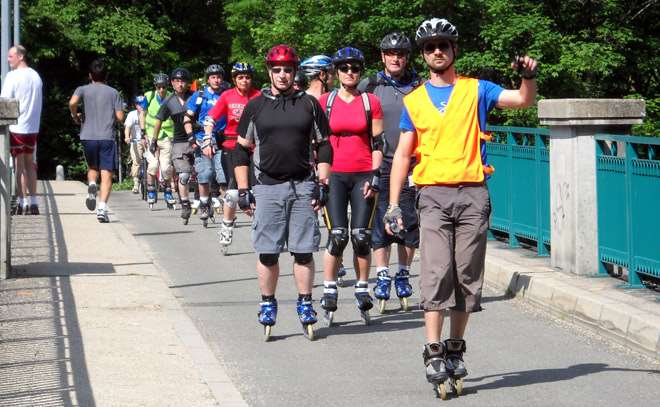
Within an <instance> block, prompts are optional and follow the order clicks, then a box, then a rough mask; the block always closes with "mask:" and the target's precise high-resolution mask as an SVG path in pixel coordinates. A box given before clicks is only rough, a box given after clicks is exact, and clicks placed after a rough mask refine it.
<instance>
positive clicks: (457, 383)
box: [453, 378, 463, 396]
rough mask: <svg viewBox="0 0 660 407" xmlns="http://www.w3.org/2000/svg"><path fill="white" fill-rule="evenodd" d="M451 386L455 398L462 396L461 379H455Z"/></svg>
mask: <svg viewBox="0 0 660 407" xmlns="http://www.w3.org/2000/svg"><path fill="white" fill-rule="evenodd" d="M453 385H454V391H455V392H456V395H457V396H460V395H461V394H463V378H458V379H455V380H454V382H453Z"/></svg>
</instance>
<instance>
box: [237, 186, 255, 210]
mask: <svg viewBox="0 0 660 407" xmlns="http://www.w3.org/2000/svg"><path fill="white" fill-rule="evenodd" d="M254 203H256V201H255V200H254V195H252V191H250V190H249V189H247V188H245V189H239V190H238V207H239V208H241V210H242V211H244V210H247V209H250V208H251V207H252V204H254Z"/></svg>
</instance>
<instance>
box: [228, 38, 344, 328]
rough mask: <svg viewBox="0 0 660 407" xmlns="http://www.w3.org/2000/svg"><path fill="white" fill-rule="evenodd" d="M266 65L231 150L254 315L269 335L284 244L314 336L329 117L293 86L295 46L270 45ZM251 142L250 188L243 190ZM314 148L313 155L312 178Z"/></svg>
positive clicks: (301, 311)
mask: <svg viewBox="0 0 660 407" xmlns="http://www.w3.org/2000/svg"><path fill="white" fill-rule="evenodd" d="M266 65H267V68H268V76H269V78H270V83H271V86H270V89H266V90H263V91H262V94H261V95H260V96H257V97H256V98H254V99H252V100H251V101H250V102H249V103H248V104H247V106H246V107H245V110H244V111H243V115H242V116H241V119H240V122H239V126H238V134H239V135H240V136H239V138H238V140H237V142H238V144H237V146H236V148H235V149H234V150H233V151H232V153H233V156H232V157H233V160H234V164H235V166H236V168H235V175H236V180H237V183H238V205H239V207H240V208H241V209H242V210H244V211H246V212H247V213H248V214H254V219H253V224H252V244H253V245H254V249H255V251H256V252H257V253H258V254H259V260H258V261H257V272H258V275H259V287H260V290H261V303H260V305H259V306H260V310H259V313H258V318H259V323H261V324H262V325H263V326H264V336H265V338H266V340H268V339H269V338H270V334H271V328H272V326H273V325H275V322H276V318H277V312H278V305H277V300H276V298H275V289H276V286H277V280H278V277H279V274H280V267H279V255H280V253H281V252H283V251H285V250H287V251H289V252H290V253H291V255H292V256H293V258H294V264H293V274H294V278H295V281H296V286H297V288H298V300H297V302H296V312H297V313H298V318H299V320H300V323H301V324H302V327H303V332H304V334H305V335H306V337H307V338H308V339H310V340H313V339H314V329H313V325H314V324H315V323H316V322H317V317H316V311H314V308H313V306H312V287H313V283H314V258H313V256H312V253H313V252H315V251H317V250H318V249H319V243H320V239H321V233H320V231H319V225H318V217H317V214H316V213H315V211H318V210H319V209H320V208H321V207H322V206H323V205H324V203H325V200H326V195H327V183H328V176H329V172H330V165H331V164H332V147H331V146H330V144H329V143H328V140H327V137H328V134H329V128H328V121H327V119H326V118H325V116H324V115H323V110H322V109H321V106H320V105H319V103H318V101H317V100H316V99H315V98H314V97H312V96H309V95H307V94H306V93H305V92H301V91H295V90H294V89H293V80H294V76H295V74H296V68H297V66H298V57H297V55H296V52H295V50H294V49H293V48H291V47H289V46H287V45H276V46H274V47H273V48H271V49H270V51H269V52H268V54H267V56H266ZM253 148H254V154H253V155H252V159H253V160H254V161H255V162H254V172H255V178H256V185H254V194H253V193H252V191H250V190H249V189H248V185H249V182H248V165H249V161H250V150H251V149H253ZM313 150H316V157H317V160H318V163H317V167H318V175H317V176H316V177H315V173H314V153H313ZM255 200H256V207H255Z"/></svg>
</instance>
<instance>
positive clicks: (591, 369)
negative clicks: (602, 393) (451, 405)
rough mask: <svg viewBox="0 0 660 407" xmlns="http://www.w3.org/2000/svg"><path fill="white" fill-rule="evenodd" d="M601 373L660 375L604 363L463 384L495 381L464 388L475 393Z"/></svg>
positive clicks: (516, 373)
mask: <svg viewBox="0 0 660 407" xmlns="http://www.w3.org/2000/svg"><path fill="white" fill-rule="evenodd" d="M601 372H647V373H650V374H660V370H645V369H624V368H617V367H610V366H609V365H608V364H606V363H581V364H579V365H573V366H569V367H567V368H559V369H534V370H524V371H519V372H509V373H502V374H497V375H489V376H481V377H473V378H468V379H465V382H468V383H478V382H482V381H484V380H487V379H492V378H495V379H496V380H495V381H493V382H489V383H484V384H477V385H476V386H466V389H470V391H471V392H477V391H480V390H495V389H501V388H506V387H520V386H528V385H533V384H539V383H552V382H559V381H565V380H573V379H575V378H577V377H580V376H587V375H590V374H595V373H601Z"/></svg>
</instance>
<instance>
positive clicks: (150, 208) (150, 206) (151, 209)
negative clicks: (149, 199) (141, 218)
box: [149, 203, 154, 211]
mask: <svg viewBox="0 0 660 407" xmlns="http://www.w3.org/2000/svg"><path fill="white" fill-rule="evenodd" d="M149 210H150V211H153V210H154V204H152V203H150V204H149Z"/></svg>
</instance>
